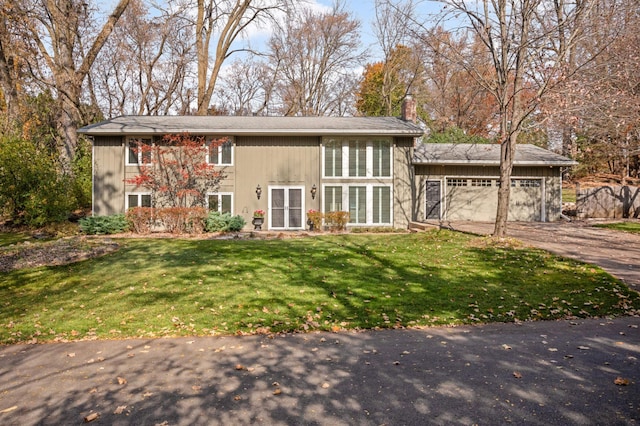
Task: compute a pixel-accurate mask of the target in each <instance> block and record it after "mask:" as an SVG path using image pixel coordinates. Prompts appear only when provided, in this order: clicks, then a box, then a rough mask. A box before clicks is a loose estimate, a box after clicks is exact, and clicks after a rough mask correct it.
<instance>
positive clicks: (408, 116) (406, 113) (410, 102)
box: [401, 94, 418, 123]
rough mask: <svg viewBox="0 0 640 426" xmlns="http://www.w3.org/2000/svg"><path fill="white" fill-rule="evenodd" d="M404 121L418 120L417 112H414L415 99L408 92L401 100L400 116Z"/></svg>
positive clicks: (413, 121)
mask: <svg viewBox="0 0 640 426" xmlns="http://www.w3.org/2000/svg"><path fill="white" fill-rule="evenodd" d="M401 118H402V119H403V120H404V121H410V122H412V123H415V122H416V121H417V120H418V113H417V112H416V100H415V99H413V97H412V96H411V95H409V94H407V95H406V96H405V97H404V100H403V101H402V117H401Z"/></svg>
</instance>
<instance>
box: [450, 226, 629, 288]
mask: <svg viewBox="0 0 640 426" xmlns="http://www.w3.org/2000/svg"><path fill="white" fill-rule="evenodd" d="M444 226H446V227H450V228H451V229H455V230H458V231H463V232H470V233H474V234H480V235H489V234H491V233H492V232H493V226H494V225H493V223H488V222H448V223H445V224H444ZM507 234H508V235H509V236H510V237H513V238H517V239H519V240H521V241H522V242H524V243H525V244H528V245H531V246H534V247H539V248H542V249H545V250H548V251H550V252H552V253H556V254H559V255H562V256H566V257H570V258H574V259H578V260H582V261H584V262H588V263H593V264H595V265H598V266H600V267H602V269H604V270H605V271H607V272H609V273H610V274H612V275H614V276H616V277H618V278H620V279H622V280H623V281H625V283H626V284H627V285H629V287H631V288H633V289H635V290H638V291H640V235H639V234H632V233H630V232H620V231H612V230H609V229H604V228H595V227H593V226H590V224H589V222H581V221H577V222H570V223H569V222H553V223H539V222H534V223H523V222H518V223H509V225H508V227H507Z"/></svg>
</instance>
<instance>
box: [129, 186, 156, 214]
mask: <svg viewBox="0 0 640 426" xmlns="http://www.w3.org/2000/svg"><path fill="white" fill-rule="evenodd" d="M132 195H136V196H137V197H138V205H137V206H134V207H143V206H142V197H143V196H149V207H153V198H152V196H151V192H137V191H134V192H125V194H124V211H125V213H126V212H127V211H129V209H130V208H133V207H131V206H129V197H130V196H132Z"/></svg>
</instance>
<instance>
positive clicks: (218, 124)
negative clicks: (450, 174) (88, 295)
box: [79, 108, 423, 230]
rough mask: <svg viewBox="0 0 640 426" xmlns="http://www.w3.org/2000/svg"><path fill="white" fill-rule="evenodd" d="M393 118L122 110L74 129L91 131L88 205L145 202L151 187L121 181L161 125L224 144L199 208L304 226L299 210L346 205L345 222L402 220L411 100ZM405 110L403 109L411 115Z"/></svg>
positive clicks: (161, 131)
mask: <svg viewBox="0 0 640 426" xmlns="http://www.w3.org/2000/svg"><path fill="white" fill-rule="evenodd" d="M404 110H405V115H404V116H403V117H402V118H396V117H227V116H205V117H200V116H123V117H118V118H114V119H112V120H107V121H103V122H101V123H97V124H93V125H89V126H86V127H83V128H81V129H79V132H80V133H82V134H85V135H88V136H90V137H92V139H93V190H92V192H93V214H94V215H99V216H100V215H110V214H115V213H122V212H124V211H126V210H127V209H128V208H130V207H134V206H148V205H150V204H151V194H150V193H149V192H147V191H146V190H145V189H144V188H141V187H136V186H135V185H130V184H127V183H125V179H130V178H132V177H134V176H136V175H137V174H138V173H139V165H140V164H141V163H144V162H146V161H148V159H146V158H144V156H142V155H140V153H136V152H135V150H134V149H132V148H133V147H134V146H135V144H138V143H155V141H158V140H160V137H161V136H162V135H165V134H170V133H184V132H188V133H190V134H192V135H201V136H205V137H206V138H220V137H226V138H227V139H228V141H229V142H228V143H226V144H224V145H222V146H219V147H218V148H217V150H215V152H210V154H209V155H208V159H207V160H208V161H209V162H211V163H212V164H215V165H217V166H219V167H220V168H222V169H223V171H224V174H225V175H226V178H225V179H224V180H223V181H222V183H221V185H220V187H219V189H218V191H217V192H216V193H212V194H207V195H208V196H207V200H208V204H209V208H215V209H218V210H220V211H228V212H231V213H232V214H239V215H242V216H243V217H244V218H245V219H246V220H247V222H250V221H251V216H252V214H253V211H255V210H258V209H261V210H264V211H266V213H267V214H266V219H265V225H266V227H267V229H270V230H299V229H305V228H306V226H307V224H306V220H307V218H306V212H307V211H308V210H311V209H313V210H320V211H324V212H327V211H341V210H342V211H349V212H350V213H351V215H350V216H351V219H350V220H351V222H350V225H352V226H393V227H404V228H406V227H407V226H408V223H409V221H410V220H411V215H410V212H411V206H412V196H411V193H410V191H409V190H408V187H409V186H410V185H408V182H409V181H410V180H411V179H412V176H411V174H410V173H409V172H410V162H411V156H412V154H413V149H414V140H415V138H417V137H419V136H421V135H422V134H423V130H422V128H421V127H419V126H418V125H416V124H415V123H414V122H413V120H415V112H413V111H415V109H413V110H409V109H407V108H405V109H404ZM411 112H413V115H411Z"/></svg>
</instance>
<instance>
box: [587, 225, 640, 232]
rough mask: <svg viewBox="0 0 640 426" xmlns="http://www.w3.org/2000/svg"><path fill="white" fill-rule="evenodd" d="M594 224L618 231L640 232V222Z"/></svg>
mask: <svg viewBox="0 0 640 426" xmlns="http://www.w3.org/2000/svg"><path fill="white" fill-rule="evenodd" d="M593 226H595V227H598V228H607V229H613V230H616V231H625V232H633V233H635V234H640V222H617V223H599V224H597V225H593Z"/></svg>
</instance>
